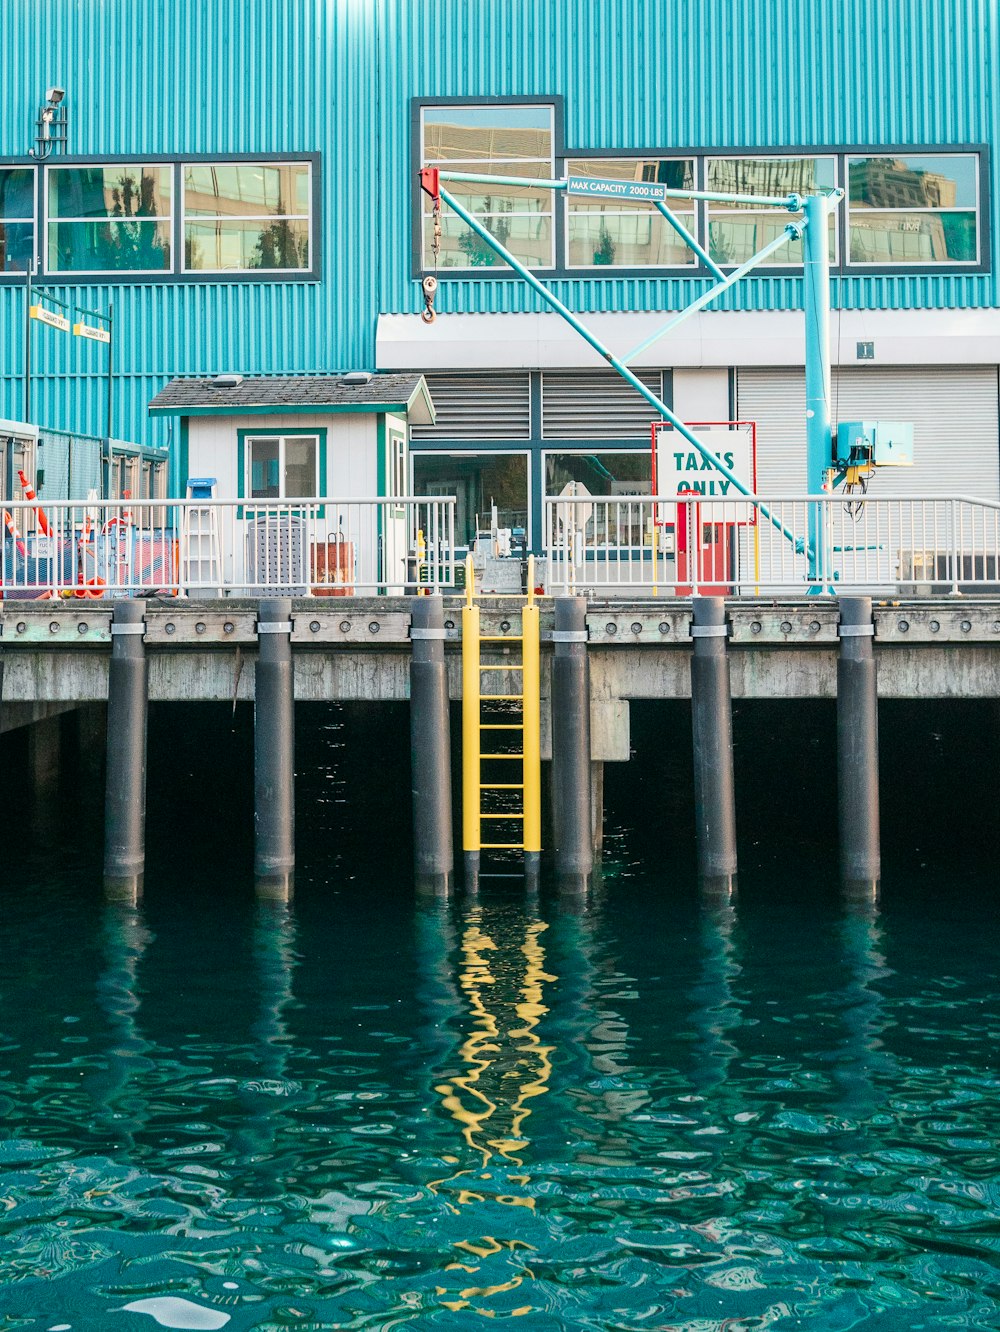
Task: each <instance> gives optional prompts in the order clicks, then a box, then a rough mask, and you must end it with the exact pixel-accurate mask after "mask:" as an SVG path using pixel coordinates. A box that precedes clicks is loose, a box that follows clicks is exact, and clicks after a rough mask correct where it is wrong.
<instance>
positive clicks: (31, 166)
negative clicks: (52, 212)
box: [0, 157, 42, 282]
mask: <svg viewBox="0 0 1000 1332" xmlns="http://www.w3.org/2000/svg"><path fill="white" fill-rule="evenodd" d="M0 170H2V171H30V172H31V206H32V212H31V216H30V217H23V218H22V217H6V216H0V223H6V222H10V223H11V224H12V225H14V226H24V225H26V224H27V225H28V226H30V227H31V260H32V263H33V264H34V266H35V268H36V269H37V267H38V249H39V243H38V238H39V231H38V217H39V213H40V211H41V197H40V191H41V188H42V171H41V169H40V167H39V164H38V163H37V162H36V161H35V160H34V158H30V157H28V158H24V157H22V158H17V159H13V158H12V159H8V160H4V161H0ZM24 273H25V270H24V269H23V268H0V282H4V281H6V282H10V281H12V280H13V281H20V282H23V281H24Z"/></svg>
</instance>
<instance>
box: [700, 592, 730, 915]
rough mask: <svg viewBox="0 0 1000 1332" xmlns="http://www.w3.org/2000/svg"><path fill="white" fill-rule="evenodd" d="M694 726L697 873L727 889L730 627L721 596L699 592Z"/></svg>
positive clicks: (709, 886)
mask: <svg viewBox="0 0 1000 1332" xmlns="http://www.w3.org/2000/svg"><path fill="white" fill-rule="evenodd" d="M692 609H693V623H692V625H691V637H692V640H693V643H694V650H693V652H692V654H691V727H692V738H693V743H694V804H695V822H696V828H697V843H698V877H699V879H700V880H701V882H702V886H703V887H704V888H707V889H710V890H714V891H722V892H728V891H731V890H732V889H733V888H734V887H735V882H736V797H735V793H734V786H733V719H732V696H731V692H730V683H729V654H728V651H727V642H726V640H727V637H728V626H727V624H726V604H725V602H724V600H723V599H722V597H694V598H693V601H692Z"/></svg>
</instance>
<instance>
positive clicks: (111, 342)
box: [107, 305, 115, 452]
mask: <svg viewBox="0 0 1000 1332" xmlns="http://www.w3.org/2000/svg"><path fill="white" fill-rule="evenodd" d="M114 348H115V326H114V306H113V305H109V306H108V403H107V407H108V451H109V452H110V450H111V400H112V396H113V385H114V378H113V367H114V354H115V352H114Z"/></svg>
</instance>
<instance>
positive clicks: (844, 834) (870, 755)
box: [837, 597, 882, 897]
mask: <svg viewBox="0 0 1000 1332" xmlns="http://www.w3.org/2000/svg"><path fill="white" fill-rule="evenodd" d="M839 634H840V655H839V657H838V659H837V808H838V820H839V832H840V873H841V879H842V880H843V883H844V887H845V889H846V890H847V891H848V892H849V893H850V894H852V895H855V896H858V895H859V896H863V897H873V896H876V895H877V893H878V883H879V878H880V876H881V873H882V866H881V847H880V827H879V789H878V687H877V680H876V668H875V650H874V634H875V626H874V624H873V622H872V602H871V597H841V598H840V629H839Z"/></svg>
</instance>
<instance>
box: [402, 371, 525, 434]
mask: <svg viewBox="0 0 1000 1332" xmlns="http://www.w3.org/2000/svg"><path fill="white" fill-rule="evenodd" d="M425 378H426V380H427V387H428V389H429V390H430V395H431V401H432V402H433V403H434V409H435V412H436V414H437V421H436V422H435V424H434V425H432V426H413V427H412V428H411V430H410V438H411V440H412V441H413V443H414V444H418V443H420V442H421V441H422V440H432V439H433V440H440V441H446V440H452V439H462V440H474V439H483V440H494V439H527V438H528V436H529V434H530V431H531V425H530V421H531V409H530V381H529V379H528V375H527V374H526V373H525V374H511V375H494V374H489V373H484V374H466V375H463V374H454V375H452V374H435V373H434V372H427V373H426V374H425Z"/></svg>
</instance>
